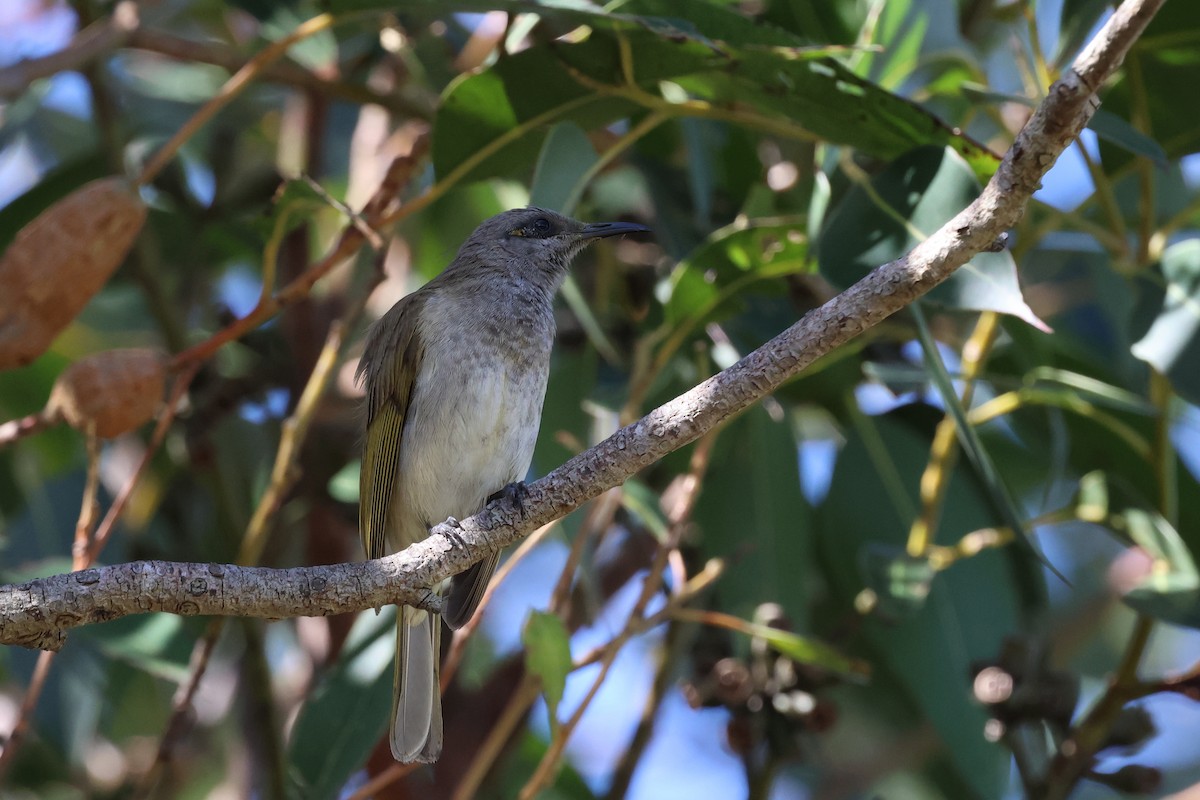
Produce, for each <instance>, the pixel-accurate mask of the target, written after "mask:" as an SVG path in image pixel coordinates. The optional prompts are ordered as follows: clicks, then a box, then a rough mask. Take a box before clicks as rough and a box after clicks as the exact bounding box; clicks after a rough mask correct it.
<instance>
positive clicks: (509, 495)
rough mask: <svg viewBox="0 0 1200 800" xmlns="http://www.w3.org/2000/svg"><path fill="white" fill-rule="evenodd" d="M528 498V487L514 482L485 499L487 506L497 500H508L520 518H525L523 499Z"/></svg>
mask: <svg viewBox="0 0 1200 800" xmlns="http://www.w3.org/2000/svg"><path fill="white" fill-rule="evenodd" d="M528 496H529V487H528V486H526V485H525V481H514V482H512V483H510V484H509V485H508V486H505V487H504V488H503V489H501V490H500V491H498V492H496V493H495V494H493V495H492V496H491V497H489V498H488V499H487V502H488V505H491V504H492V503H494V502H496V501H497V500H509V501H511V502H512V504H513V505H514V506H516V507H517V511H518V512H519V513H520V514H521V516H522V517H523V516H525V498H526V497H528Z"/></svg>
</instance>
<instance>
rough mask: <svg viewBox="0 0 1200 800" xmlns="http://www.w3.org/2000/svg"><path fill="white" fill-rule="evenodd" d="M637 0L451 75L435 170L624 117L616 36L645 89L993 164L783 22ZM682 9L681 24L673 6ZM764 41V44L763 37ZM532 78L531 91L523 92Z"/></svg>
mask: <svg viewBox="0 0 1200 800" xmlns="http://www.w3.org/2000/svg"><path fill="white" fill-rule="evenodd" d="M639 8H643V9H645V11H646V16H643V17H637V16H633V15H631V14H629V13H625V14H622V15H616V16H588V17H586V19H587V20H588V21H589V22H590V23H592V24H597V25H598V24H600V23H603V22H608V23H609V24H610V25H615V26H616V27H618V28H620V33H619V34H616V33H615V32H610V31H608V30H604V29H602V28H597V29H596V30H593V31H592V34H591V36H589V37H588V38H587V39H586V40H585V41H582V42H580V43H578V44H573V45H566V46H563V45H561V44H560V45H558V46H556V47H554V48H553V49H550V48H547V47H542V46H535V47H531V48H529V49H527V50H525V51H522V52H520V53H517V54H515V55H512V56H509V57H506V58H503V59H500V60H499V61H497V62H496V63H495V64H494V65H492V66H491V67H490V68H489V69H487V70H486V71H484V72H482V73H479V74H476V75H472V76H469V77H466V78H464V79H462V80H459V81H456V82H455V83H454V84H452V85H451V86H450V87H449V89H448V90H447V93H446V94H445V96H444V98H443V102H442V104H441V107H440V108H439V110H438V113H437V117H436V120H435V124H434V137H433V159H434V167H435V170H436V172H437V175H438V177H439V178H445V177H446V176H448V175H450V174H452V173H455V171H456V170H458V169H461V168H463V164H464V162H465V161H467V160H468V159H480V161H481V164H480V165H478V166H477V167H476V168H475V169H472V170H468V171H467V174H464V175H463V177H464V178H467V179H470V177H472V176H474V177H482V176H483V175H505V176H508V175H514V174H517V175H519V174H523V173H524V172H525V170H526V169H528V166H527V165H530V164H532V162H533V160H534V154H535V153H536V152H537V150H538V148H539V147H540V146H541V142H542V139H543V137H544V135H545V134H544V132H543V131H544V127H545V125H546V124H548V123H551V122H557V121H563V120H565V119H568V118H569V119H570V120H572V121H573V122H575V123H576V124H578V125H579V126H580V127H583V128H585V129H586V128H591V127H595V126H598V125H603V124H607V123H608V122H610V121H612V120H614V119H616V118H617V117H619V116H623V115H628V114H629V113H630V111H631V110H632V108H633V105H632V103H631V102H630V101H629V100H627V99H625V98H623V97H621V96H620V95H621V88H620V87H621V85H622V83H623V81H624V78H623V77H622V73H621V66H620V58H619V55H618V51H619V50H620V49H621V47H622V45H621V44H619V42H627V49H626V52H629V53H632V54H633V63H632V73H633V75H634V79H635V80H636V81H637V84H638V86H639V87H641V88H642V89H643V90H645V91H646V92H648V93H650V95H649V96H650V97H651V98H652V99H653V97H656V96H657V93H658V92H659V91H660V88H659V84H660V82H661V81H674V82H677V83H679V84H680V85H682V86H683V87H684V88H685V89H686V90H687V91H688V92H689V93H691V94H693V95H695V96H698V97H700V98H703V99H705V100H708V101H712V102H719V103H725V102H731V101H736V102H737V103H740V104H746V105H748V106H750V107H753V108H755V109H756V110H757V111H759V112H761V113H762V114H765V115H766V116H767V117H769V118H771V119H775V120H781V121H782V120H784V119H787V120H790V121H791V122H793V123H797V124H798V125H799V126H802V127H801V128H798V129H797V131H796V135H797V136H801V137H803V136H805V135H806V133H805V131H807V132H808V133H811V134H812V135H815V136H816V137H818V138H822V139H827V140H829V141H832V142H835V143H840V144H848V145H851V146H854V147H857V148H859V149H861V150H863V151H865V152H868V153H871V154H873V155H876V156H879V157H881V158H893V157H896V156H898V155H900V154H901V153H903V152H905V151H906V150H909V149H911V148H912V147H914V146H917V145H921V144H928V143H936V144H942V145H950V146H952V147H954V148H955V149H956V150H957V151H959V152H960V153H961V154H962V155H963V157H964V158H966V159H967V161H968V162H969V163H970V164H971V166H972V167H973V168H974V169H975V171H976V174H978V175H980V176H984V177H986V176H988V175H990V174H991V172H992V171H994V170H995V167H996V164H997V163H998V162H997V161H996V159H995V157H994V155H992V154H990V153H989V152H988V151H986V150H985V149H984V148H982V147H981V146H979V145H978V144H976V143H974V142H972V141H970V140H969V139H967V138H966V137H964V136H963V135H962V134H961V133H956V132H955V131H954V130H953V129H951V128H950V127H949V126H946V125H945V124H943V123H941V122H940V121H939V120H937V119H936V118H935V117H933V116H932V115H931V114H929V113H928V112H926V111H924V110H923V109H921V108H920V107H919V106H917V105H916V104H914V103H912V102H910V101H909V100H907V99H904V98H902V97H899V96H897V95H894V94H892V93H890V92H887V91H886V90H884V89H882V88H880V87H878V86H876V85H875V84H873V83H870V82H869V81H865V80H863V79H861V78H859V77H857V76H856V75H854V74H853V73H852V72H850V71H849V70H848V69H846V68H845V67H843V66H841V65H840V64H839V63H838V62H836V61H834V60H832V59H823V58H819V57H820V56H822V55H823V54H824V53H825V52H827V51H821V50H816V51H804V52H801V51H800V50H798V49H796V45H798V44H799V43H800V42H799V41H798V40H796V39H795V38H794V37H791V36H790V34H787V33H786V32H783V31H781V30H778V29H772V28H770V27H769V26H762V25H758V26H755V25H748V24H747V21H746V20H745V18H744V17H742V16H741V15H739V14H736V13H734V12H732V11H729V10H727V9H724V8H721V7H719V6H716V5H714V4H711V3H706V2H701V1H700V0H696V2H693V3H690V4H688V5H687V6H679V5H677V4H672V5H671V6H670V7H669V9H670V13H671V14H672V15H673V16H672V17H671V18H670V19H669V20H667V21H666V23H665V24H664V23H663V22H662V21H661V20H660V19H658V18H656V17H654V14H655V13H656V12H658V11H660V10H664V9H666V8H667V7H666V6H661V7H660V4H659V3H654V2H646V3H631V4H629V5H627V6H625V7H623V8H622V11H623V12H632V11H636V10H638V9H639ZM682 13H686V14H687V22H688V23H689V24H688V25H684V24H681V23H680V21H679V18H678V16H676V15H679V14H682ZM630 23H637V27H632V26H631V24H630ZM716 35H719V36H720V37H721V38H722V39H727V40H728V39H733V40H739V39H741V40H744V41H734V42H732V44H733V45H738V44H743V45H745V46H744V47H742V48H740V49H739V48H736V47H730V46H718V45H716V44H714V42H713V40H712V39H710V37H713V36H716ZM618 37H619V38H618ZM768 43H769V44H770V45H772V46H764V45H766V44H768ZM564 61H565V62H566V63H567V64H568V65H569V66H570V67H571V68H572V69H574V70H577V71H578V73H579V74H580V75H582V76H585V77H586V78H587V79H590V80H592V81H598V82H600V83H603V84H606V85H609V86H612V87H613V90H612V91H611V92H608V93H597V92H596V91H595V90H594V89H592V88H591V87H589V86H587V85H586V84H585V83H583V82H580V81H579V80H576V79H575V78H574V77H572V75H571V73H570V71H569V70H564V69H563V63H562V62H564ZM531 85H536V86H537V87H538V91H537V92H528V91H525V88H526V87H528V86H531ZM654 102H655V103H656V104H657V103H658V101H654ZM500 153H503V157H502V158H500V157H499V154H500ZM482 155H486V157H482V158H481V156H482ZM484 164H486V167H484V166H483V165H484Z"/></svg>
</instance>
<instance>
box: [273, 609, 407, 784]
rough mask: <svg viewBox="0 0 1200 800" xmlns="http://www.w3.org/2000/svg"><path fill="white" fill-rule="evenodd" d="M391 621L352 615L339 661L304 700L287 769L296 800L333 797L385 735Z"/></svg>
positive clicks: (391, 617) (389, 693)
mask: <svg viewBox="0 0 1200 800" xmlns="http://www.w3.org/2000/svg"><path fill="white" fill-rule="evenodd" d="M394 628H395V617H394V615H393V614H392V613H391V612H390V611H389V612H388V613H386V614H382V615H379V616H376V615H374V614H372V613H370V612H364V613H362V614H359V615H358V619H356V620H355V622H354V627H353V628H352V629H351V631H350V636H349V638H348V639H347V642H346V645H345V647H344V649H343V651H342V657H341V658H340V659H339V660H338V662H337V664H335V665H334V667H333V669H332V670H331V671H330V672H329V673H328V674H326V675H325V676H323V677H322V679H321V680H320V682H319V683H318V684H317V688H316V689H315V690H314V691H313V692H312V693H311V694H310V695H309V696H308V699H307V700H306V701H305V703H304V706H303V707H302V708H301V709H300V715H299V716H298V717H297V718H296V723H295V725H294V726H293V727H292V732H291V738H290V741H289V742H288V766H289V770H290V775H291V777H292V779H293V780H294V781H296V782H298V783H299V784H300V790H301V795H300V796H303V797H306V798H312V799H313V800H321V798H334V797H338V796H339V795H340V793H341V791H342V789H343V787H345V785H346V782H347V780H348V779H349V777H350V775H351V774H352V773H353V772H354V771H355V770H357V769H358V768H359V767H361V766H362V764H363V762H365V761H366V760H367V756H368V755H369V754H370V752H371V750H372V749H373V748H374V747H375V744H376V742H378V741H379V738H380V737H381V736H383V734H384V731H385V730H386V729H387V722H388V717H389V715H390V714H391V707H392V701H391V696H392V661H393V659H394V657H395V641H394V637H393V636H392V631H393V629H394Z"/></svg>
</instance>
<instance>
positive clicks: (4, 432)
mask: <svg viewBox="0 0 1200 800" xmlns="http://www.w3.org/2000/svg"><path fill="white" fill-rule="evenodd" d="M57 423H58V420H57V419H54V418H53V417H51V416H50V415H48V414H46V412H44V411H39V412H38V413H36V414H30V415H29V416H27V417H21V418H20V419H12V420H9V421H8V422H3V423H0V447H4V446H5V445H8V444H12V443H13V442H15V441H17V440H18V439H24V438H25V437H26V436H32V435H33V434H35V433H41V432H42V431H44V430H46V428H49V427H50V426H51V425H55V424H57Z"/></svg>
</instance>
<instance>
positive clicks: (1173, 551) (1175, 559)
mask: <svg viewBox="0 0 1200 800" xmlns="http://www.w3.org/2000/svg"><path fill="white" fill-rule="evenodd" d="M1075 513H1076V516H1078V517H1079V518H1080V519H1082V520H1086V521H1088V522H1094V523H1099V524H1102V525H1104V526H1106V527H1108V528H1109V529H1110V530H1112V531H1114V532H1115V533H1117V534H1119V535H1120V536H1121V537H1122V538H1125V539H1128V540H1129V541H1132V542H1133V543H1134V544H1136V545H1137V546H1138V547H1140V548H1141V549H1142V550H1143V551H1144V552H1145V553H1146V554H1147V555H1149V556H1150V558H1151V559H1153V561H1154V566H1153V567H1152V568H1151V570H1150V572H1149V574H1147V576H1146V577H1145V578H1144V579H1143V580H1142V582H1141V583H1140V584H1139V585H1138V586H1137V587H1135V588H1134V589H1133V590H1131V591H1130V592H1128V593H1127V594H1125V595H1124V597H1123V598H1122V599H1123V600H1124V601H1125V603H1126V604H1128V605H1129V606H1131V607H1133V608H1134V609H1135V610H1137V611H1139V612H1141V613H1143V614H1147V615H1149V616H1152V617H1154V618H1155V619H1159V620H1162V621H1163V622H1170V623H1173V624H1176V625H1185V626H1187V627H1189V628H1200V570H1197V568H1196V561H1195V559H1194V558H1193V555H1192V553H1191V552H1190V551H1189V550H1188V547H1187V544H1186V543H1185V542H1184V541H1183V538H1182V537H1180V535H1179V531H1177V530H1176V529H1175V526H1173V525H1171V523H1170V522H1168V521H1167V520H1166V519H1165V518H1164V517H1163V516H1162V515H1161V514H1159V513H1158V512H1157V511H1153V510H1149V509H1147V508H1146V507H1145V504H1144V503H1143V502H1142V501H1140V499H1139V498H1138V497H1137V493H1136V492H1134V491H1133V490H1132V489H1130V488H1129V487H1128V486H1125V485H1124V484H1123V483H1122V482H1120V481H1119V480H1116V479H1114V477H1113V476H1111V475H1107V474H1105V473H1103V472H1099V471H1096V472H1090V473H1088V474H1087V475H1084V476H1083V477H1082V478H1081V479H1080V481H1079V489H1078V492H1077V493H1076V502H1075Z"/></svg>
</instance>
